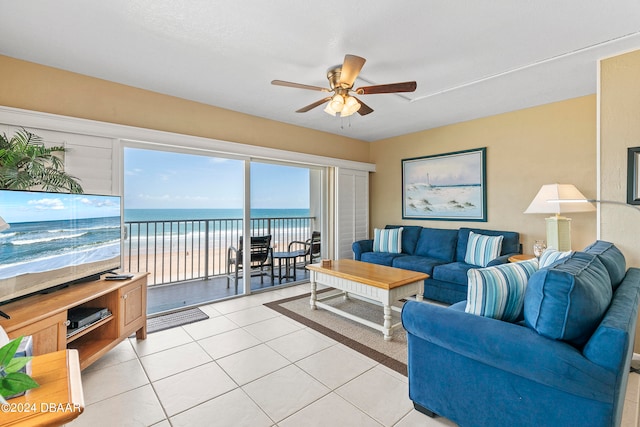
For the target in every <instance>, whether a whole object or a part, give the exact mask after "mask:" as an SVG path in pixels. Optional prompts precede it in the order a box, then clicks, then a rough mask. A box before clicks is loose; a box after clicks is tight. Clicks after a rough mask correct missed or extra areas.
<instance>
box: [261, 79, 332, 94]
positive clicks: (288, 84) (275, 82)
mask: <svg viewBox="0 0 640 427" xmlns="http://www.w3.org/2000/svg"><path fill="white" fill-rule="evenodd" d="M271 84H272V85H276V86H285V87H295V88H297V89H309V90H318V91H320V92H330V90H329V89H327V88H325V87H320V86H311V85H303V84H301V83H292V82H285V81H284V80H272V81H271Z"/></svg>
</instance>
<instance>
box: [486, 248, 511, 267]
mask: <svg viewBox="0 0 640 427" xmlns="http://www.w3.org/2000/svg"><path fill="white" fill-rule="evenodd" d="M514 255H518V253H516V252H514V253H511V254H506V255H500V256H499V257H498V258H496V259H494V260H491V261H490V262H489V264H487V267H491V266H494V265H500V264H506V263H508V262H509V257H512V256H514Z"/></svg>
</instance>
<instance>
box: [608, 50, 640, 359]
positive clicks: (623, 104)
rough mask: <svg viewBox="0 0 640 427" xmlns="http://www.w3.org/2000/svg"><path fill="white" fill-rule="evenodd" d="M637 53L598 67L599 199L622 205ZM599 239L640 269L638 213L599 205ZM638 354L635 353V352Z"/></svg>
mask: <svg viewBox="0 0 640 427" xmlns="http://www.w3.org/2000/svg"><path fill="white" fill-rule="evenodd" d="M639 76H640V51H635V52H631V53H628V54H625V55H620V56H616V57H614V58H610V59H606V60H604V61H602V62H601V65H600V156H601V159H600V167H601V171H600V198H601V199H602V200H613V201H618V202H626V200H627V148H628V147H638V146H640V78H639ZM600 206H601V218H600V233H601V234H600V235H601V238H602V239H603V240H607V241H611V242H614V243H615V244H616V246H618V247H619V248H620V250H622V252H623V253H624V255H625V258H626V259H627V265H628V266H633V267H640V244H639V243H638V242H640V211H636V210H634V209H633V208H630V207H625V206H618V205H612V204H606V203H603V204H601V205H600ZM636 351H638V350H636Z"/></svg>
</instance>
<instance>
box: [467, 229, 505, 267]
mask: <svg viewBox="0 0 640 427" xmlns="http://www.w3.org/2000/svg"><path fill="white" fill-rule="evenodd" d="M502 239H503V236H487V235H485V234H477V233H474V232H473V231H472V232H470V233H469V241H468V242H467V251H466V253H465V256H464V262H466V263H467V264H473V265H479V266H480V267H486V266H487V264H489V263H490V262H491V261H493V260H494V259H496V258H498V256H499V255H500V251H501V250H502Z"/></svg>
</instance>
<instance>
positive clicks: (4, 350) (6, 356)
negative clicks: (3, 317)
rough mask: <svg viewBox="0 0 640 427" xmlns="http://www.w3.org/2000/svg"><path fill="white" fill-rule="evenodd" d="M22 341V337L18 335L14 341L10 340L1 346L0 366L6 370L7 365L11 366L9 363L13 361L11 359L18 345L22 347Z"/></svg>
mask: <svg viewBox="0 0 640 427" xmlns="http://www.w3.org/2000/svg"><path fill="white" fill-rule="evenodd" d="M21 342H22V337H18V338H16V339H14V340H12V341H9V342H8V343H7V344H5V345H3V346H2V347H1V348H0V368H2V369H3V370H5V371H6V368H7V366H9V363H11V360H12V359H13V356H14V355H15V354H16V351H17V350H18V347H20V343H21Z"/></svg>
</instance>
